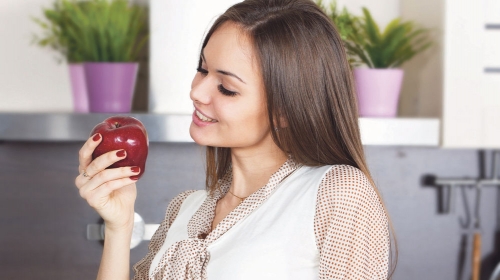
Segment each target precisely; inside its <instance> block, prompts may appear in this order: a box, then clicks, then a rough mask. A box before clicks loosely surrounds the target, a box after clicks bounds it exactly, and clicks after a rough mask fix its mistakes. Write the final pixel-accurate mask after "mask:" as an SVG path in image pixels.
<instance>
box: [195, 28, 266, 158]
mask: <svg viewBox="0 0 500 280" xmlns="http://www.w3.org/2000/svg"><path fill="white" fill-rule="evenodd" d="M201 59H202V63H201V67H200V68H199V69H198V72H197V73H196V76H195V77H194V79H193V82H192V84H191V94H190V97H191V100H193V104H194V107H195V109H194V113H193V122H192V123H191V127H190V131H189V132H190V134H191V137H192V138H193V139H194V141H195V142H196V143H198V144H200V145H204V146H214V147H230V148H248V147H259V146H262V145H268V144H270V143H273V142H272V139H271V136H270V135H271V134H270V130H269V129H270V126H269V119H268V116H267V108H266V98H265V91H264V84H263V81H262V75H261V73H260V70H259V66H258V64H257V59H256V57H255V53H254V50H253V48H252V46H251V43H250V41H249V38H248V37H247V36H246V35H245V34H244V33H242V31H241V30H240V29H239V28H238V26H237V25H235V24H234V23H231V22H226V23H225V24H223V25H222V26H221V27H219V28H218V29H217V31H215V32H214V33H213V34H212V36H211V37H210V39H209V41H208V43H207V45H206V47H205V48H204V50H203V51H202V57H201Z"/></svg>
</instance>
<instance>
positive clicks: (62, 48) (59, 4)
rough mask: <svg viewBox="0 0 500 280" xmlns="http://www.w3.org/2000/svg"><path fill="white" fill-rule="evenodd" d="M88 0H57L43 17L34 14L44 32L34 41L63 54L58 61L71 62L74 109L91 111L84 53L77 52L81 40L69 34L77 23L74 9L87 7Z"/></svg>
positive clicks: (35, 37) (81, 111) (44, 11)
mask: <svg viewBox="0 0 500 280" xmlns="http://www.w3.org/2000/svg"><path fill="white" fill-rule="evenodd" d="M85 5H86V2H69V1H60V0H58V1H56V2H55V3H54V4H53V6H52V8H48V9H44V10H43V15H44V17H45V19H44V20H42V19H39V18H33V20H34V21H35V22H36V23H37V24H38V25H39V26H40V27H41V28H42V30H43V36H41V37H39V36H36V35H35V36H34V42H35V43H36V44H38V45H39V46H41V47H49V48H51V49H53V50H55V51H57V52H59V53H60V54H61V56H62V58H61V59H59V61H63V60H65V61H66V62H67V63H68V68H69V73H70V81H71V89H72V97H73V108H74V111H75V112H79V113H86V112H89V104H88V97H87V85H86V82H85V75H84V71H83V64H82V61H83V60H82V56H81V55H80V53H79V52H78V44H77V42H76V40H75V38H73V37H72V36H70V33H69V30H68V27H69V26H70V25H74V24H76V23H75V22H73V20H72V18H71V17H69V14H70V13H71V10H74V9H77V8H78V9H85Z"/></svg>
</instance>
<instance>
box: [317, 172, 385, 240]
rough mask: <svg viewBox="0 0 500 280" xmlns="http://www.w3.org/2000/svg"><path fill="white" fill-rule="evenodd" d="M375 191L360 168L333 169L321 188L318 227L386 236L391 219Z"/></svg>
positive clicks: (318, 195)
mask: <svg viewBox="0 0 500 280" xmlns="http://www.w3.org/2000/svg"><path fill="white" fill-rule="evenodd" d="M375 188H376V187H375V186H372V184H371V183H370V180H369V179H368V177H367V176H366V175H365V174H364V173H363V172H362V171H361V170H360V169H358V168H356V167H353V166H349V165H334V166H332V167H331V168H330V169H329V170H328V172H326V174H325V175H324V176H323V179H322V181H321V184H320V186H319V189H318V194H317V202H316V216H315V220H316V221H315V222H316V225H317V226H322V227H328V225H329V224H331V223H340V224H344V225H347V224H348V225H347V226H349V227H354V228H357V229H358V230H374V229H378V230H380V231H381V232H383V234H382V235H385V234H386V230H387V227H388V216H387V213H386V210H385V207H384V204H383V202H382V199H381V197H380V195H379V194H378V192H377V191H376V189H375Z"/></svg>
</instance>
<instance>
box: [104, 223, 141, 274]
mask: <svg viewBox="0 0 500 280" xmlns="http://www.w3.org/2000/svg"><path fill="white" fill-rule="evenodd" d="M133 226H134V223H131V225H130V226H129V225H127V226H125V227H123V228H121V229H109V228H107V227H106V228H105V231H104V249H103V252H102V259H101V265H100V267H99V272H98V274H97V280H108V279H130V275H129V274H130V240H131V238H132V229H133Z"/></svg>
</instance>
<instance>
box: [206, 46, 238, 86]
mask: <svg viewBox="0 0 500 280" xmlns="http://www.w3.org/2000/svg"><path fill="white" fill-rule="evenodd" d="M201 58H202V59H203V61H205V62H206V61H207V60H206V58H205V55H204V54H203V51H202V52H201ZM216 71H217V73H220V74H222V75H226V76H231V77H234V78H236V79H238V80H239V81H240V82H242V83H244V84H245V85H246V84H247V83H245V81H243V80H242V79H241V78H240V77H238V76H236V74H233V73H231V72H228V71H224V70H219V69H217V70H216Z"/></svg>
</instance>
